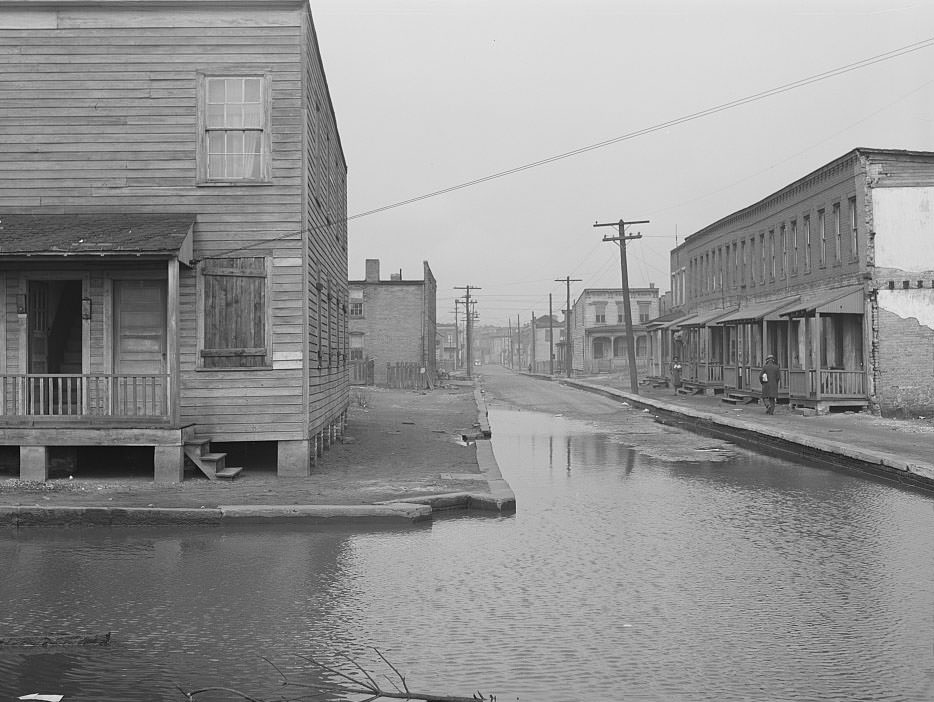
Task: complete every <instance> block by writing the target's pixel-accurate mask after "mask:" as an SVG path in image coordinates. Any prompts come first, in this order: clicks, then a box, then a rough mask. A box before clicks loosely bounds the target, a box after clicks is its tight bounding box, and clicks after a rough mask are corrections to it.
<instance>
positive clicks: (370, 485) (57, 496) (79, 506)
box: [0, 381, 515, 527]
mask: <svg viewBox="0 0 934 702" xmlns="http://www.w3.org/2000/svg"><path fill="white" fill-rule="evenodd" d="M348 415H349V416H348V425H347V430H346V434H345V437H344V441H343V442H342V443H337V444H333V445H332V446H331V448H330V450H328V451H327V452H326V453H325V454H324V455H323V456H322V457H321V458H319V459H318V463H317V465H316V466H315V467H314V469H313V471H312V475H311V476H310V477H307V478H279V477H277V476H276V474H275V470H274V468H272V467H268V468H265V469H264V468H261V467H255V466H254V467H251V466H245V467H244V471H243V473H241V475H240V477H239V478H237V479H236V480H233V481H230V482H224V481H219V480H218V481H209V480H207V479H206V478H204V477H203V476H201V474H200V473H197V472H191V473H187V472H186V479H185V481H184V482H182V483H179V484H176V485H160V484H157V483H155V482H153V480H152V474H151V473H147V474H145V475H136V476H128V475H126V471H125V470H124V471H123V474H121V472H120V470H119V467H117V468H116V470H115V469H113V468H111V469H109V470H105V469H104V468H103V467H95V466H84V467H82V468H81V469H80V471H79V472H78V474H76V475H75V476H74V477H73V478H71V479H70V478H67V477H65V478H57V479H54V480H49V481H47V482H45V483H25V482H22V481H20V480H18V479H15V478H14V477H12V476H10V477H9V478H6V479H2V478H0V526H13V527H19V526H28V525H39V524H59V525H64V524H68V525H109V526H115V525H119V524H130V525H133V524H164V523H188V524H193V523H199V524H221V523H225V524H226V523H233V522H239V523H242V522H251V523H255V522H262V521H270V520H276V521H279V520H283V519H288V520H296V521H301V522H303V523H318V524H320V523H332V522H334V521H344V520H348V519H350V520H360V519H364V520H367V521H368V523H371V522H376V521H390V522H396V521H408V522H412V521H421V520H424V519H430V518H431V514H432V512H433V511H436V510H438V509H449V508H467V509H484V510H493V511H496V512H509V511H514V510H515V496H514V495H513V493H512V490H511V489H510V488H509V486H508V485H507V484H506V483H505V481H503V479H502V475H501V474H500V471H499V467H498V465H497V464H496V459H495V457H494V456H493V451H492V448H491V447H490V442H489V440H488V437H489V424H488V423H487V420H486V407H485V405H484V404H483V400H482V396H481V394H480V393H479V392H477V391H476V390H475V387H474V385H473V384H472V383H467V382H458V381H452V382H450V383H447V384H445V385H443V386H441V387H439V388H436V389H435V390H433V391H431V392H414V391H406V390H387V389H382V388H353V389H352V394H351V407H350V410H349V413H348ZM484 433H485V434H486V437H487V438H483V436H484ZM465 435H466V436H467V437H468V438H469V439H470V440H469V441H467V442H465V441H463V437H464V436H465Z"/></svg>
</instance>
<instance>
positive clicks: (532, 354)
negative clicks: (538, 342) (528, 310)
mask: <svg viewBox="0 0 934 702" xmlns="http://www.w3.org/2000/svg"><path fill="white" fill-rule="evenodd" d="M535 361H536V358H535V312H532V351H531V352H530V353H529V363H530V364H531V365H532V370H533V371H536V370H537V369H536V368H535Z"/></svg>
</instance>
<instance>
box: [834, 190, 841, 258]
mask: <svg viewBox="0 0 934 702" xmlns="http://www.w3.org/2000/svg"><path fill="white" fill-rule="evenodd" d="M842 236H843V234H842V233H841V231H840V203H839V202H835V203H834V204H833V260H834V263H840V254H841V251H840V249H841V248H842V246H841V241H840V239H841V237H842Z"/></svg>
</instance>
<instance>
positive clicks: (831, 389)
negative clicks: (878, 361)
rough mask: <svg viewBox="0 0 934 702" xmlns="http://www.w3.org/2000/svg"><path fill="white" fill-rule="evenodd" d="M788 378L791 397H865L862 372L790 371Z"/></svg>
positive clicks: (864, 381) (864, 380) (864, 377)
mask: <svg viewBox="0 0 934 702" xmlns="http://www.w3.org/2000/svg"><path fill="white" fill-rule="evenodd" d="M788 378H789V388H788V389H789V392H790V394H791V396H792V397H802V398H808V399H821V398H833V397H864V396H865V395H866V376H865V374H864V373H863V371H852V370H827V369H820V370H791V371H789V372H788Z"/></svg>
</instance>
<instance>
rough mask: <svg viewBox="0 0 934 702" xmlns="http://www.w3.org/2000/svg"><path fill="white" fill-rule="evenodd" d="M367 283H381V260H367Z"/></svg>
mask: <svg viewBox="0 0 934 702" xmlns="http://www.w3.org/2000/svg"><path fill="white" fill-rule="evenodd" d="M366 282H368V283H378V282H379V259H378V258H368V259H367V260H366Z"/></svg>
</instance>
